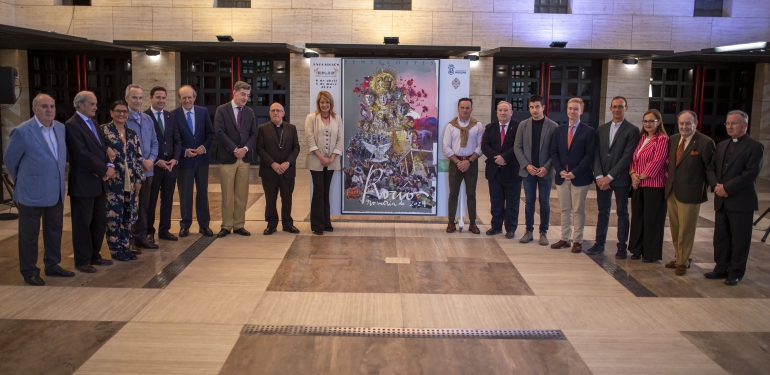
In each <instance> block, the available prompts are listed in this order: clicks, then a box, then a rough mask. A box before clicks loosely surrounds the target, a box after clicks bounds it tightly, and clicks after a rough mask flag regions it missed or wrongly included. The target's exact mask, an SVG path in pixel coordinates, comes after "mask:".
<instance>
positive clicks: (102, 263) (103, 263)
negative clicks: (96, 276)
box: [91, 258, 112, 266]
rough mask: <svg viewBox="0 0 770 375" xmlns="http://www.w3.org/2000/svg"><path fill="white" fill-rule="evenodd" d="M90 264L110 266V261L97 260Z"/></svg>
mask: <svg viewBox="0 0 770 375" xmlns="http://www.w3.org/2000/svg"><path fill="white" fill-rule="evenodd" d="M91 264H93V265H94V266H111V265H112V261H111V260H109V259H102V258H99V259H94V260H92V261H91Z"/></svg>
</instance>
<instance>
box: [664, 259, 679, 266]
mask: <svg viewBox="0 0 770 375" xmlns="http://www.w3.org/2000/svg"><path fill="white" fill-rule="evenodd" d="M663 267H666V268H676V260H672V261H670V262H668V263H666V265H665V266H663Z"/></svg>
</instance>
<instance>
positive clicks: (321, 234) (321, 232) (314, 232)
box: [312, 230, 324, 236]
mask: <svg viewBox="0 0 770 375" xmlns="http://www.w3.org/2000/svg"><path fill="white" fill-rule="evenodd" d="M312 232H313V234H315V235H316V236H323V235H324V231H322V230H314V231H312Z"/></svg>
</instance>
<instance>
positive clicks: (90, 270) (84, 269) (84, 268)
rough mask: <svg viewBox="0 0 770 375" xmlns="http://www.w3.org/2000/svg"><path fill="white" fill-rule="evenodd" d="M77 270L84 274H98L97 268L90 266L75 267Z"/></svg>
mask: <svg viewBox="0 0 770 375" xmlns="http://www.w3.org/2000/svg"><path fill="white" fill-rule="evenodd" d="M75 269H76V270H78V271H80V272H83V273H94V272H96V268H94V266H92V265H90V264H85V265H82V266H77V267H75Z"/></svg>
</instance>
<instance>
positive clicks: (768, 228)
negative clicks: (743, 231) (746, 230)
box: [754, 207, 770, 242]
mask: <svg viewBox="0 0 770 375" xmlns="http://www.w3.org/2000/svg"><path fill="white" fill-rule="evenodd" d="M768 213H770V207H768V208H767V210H765V212H764V213H762V215H759V218H758V219H757V220H756V221H754V226H755V227H756V226H757V224H759V222H760V221H761V220H762V218H763V217H765V215H767V214H768ZM768 234H770V226H768V227H767V230H765V235H764V236H762V242H765V241H766V240H767V235H768Z"/></svg>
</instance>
